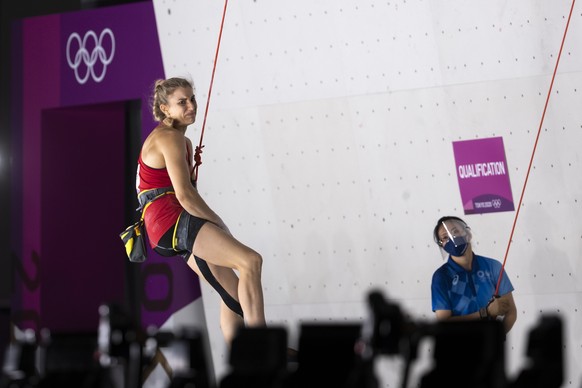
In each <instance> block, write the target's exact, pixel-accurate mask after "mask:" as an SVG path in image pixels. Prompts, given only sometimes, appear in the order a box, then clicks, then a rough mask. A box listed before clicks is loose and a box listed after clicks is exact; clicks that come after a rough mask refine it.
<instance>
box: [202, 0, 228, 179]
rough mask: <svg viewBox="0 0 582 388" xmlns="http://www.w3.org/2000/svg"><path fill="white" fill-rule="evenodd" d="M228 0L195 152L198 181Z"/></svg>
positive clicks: (225, 5) (225, 4)
mask: <svg viewBox="0 0 582 388" xmlns="http://www.w3.org/2000/svg"><path fill="white" fill-rule="evenodd" d="M227 6H228V0H224V10H223V11H222V21H221V22H220V31H219V32H218V43H217V45H216V53H215V54H214V64H213V66H212V76H211V77H210V87H209V89H208V98H207V99H206V109H205V110H204V119H203V121H202V129H201V130H200V142H199V143H198V145H197V146H196V149H195V152H194V182H195V183H196V182H198V167H199V166H200V165H201V164H202V148H204V145H203V144H202V142H203V139H204V128H206V117H207V116H208V107H209V106H210V96H211V95H212V85H213V84H214V74H215V73H216V63H217V62H218V52H219V51H220V41H221V40H222V30H223V28H224V19H225V18H226V8H227Z"/></svg>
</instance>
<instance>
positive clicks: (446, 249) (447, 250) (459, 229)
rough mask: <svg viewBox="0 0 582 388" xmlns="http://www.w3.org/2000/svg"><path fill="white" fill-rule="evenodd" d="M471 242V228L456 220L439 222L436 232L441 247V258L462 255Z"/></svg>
mask: <svg viewBox="0 0 582 388" xmlns="http://www.w3.org/2000/svg"><path fill="white" fill-rule="evenodd" d="M470 242H471V229H470V228H469V227H468V226H467V225H466V224H465V223H463V222H461V221H458V220H447V221H444V222H441V226H440V228H439V232H438V245H439V247H440V248H441V254H442V256H443V258H446V257H448V255H451V256H457V257H459V256H462V255H463V254H464V253H465V252H466V251H467V248H468V246H469V243H470Z"/></svg>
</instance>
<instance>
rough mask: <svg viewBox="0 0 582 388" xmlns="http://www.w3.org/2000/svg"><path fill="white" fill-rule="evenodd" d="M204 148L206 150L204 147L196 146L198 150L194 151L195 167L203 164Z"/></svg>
mask: <svg viewBox="0 0 582 388" xmlns="http://www.w3.org/2000/svg"><path fill="white" fill-rule="evenodd" d="M202 148H204V146H203V145H199V146H196V150H195V151H194V162H195V165H194V167H198V166H200V165H201V164H202V155H201V154H202Z"/></svg>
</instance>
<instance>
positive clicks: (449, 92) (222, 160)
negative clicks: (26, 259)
mask: <svg viewBox="0 0 582 388" xmlns="http://www.w3.org/2000/svg"><path fill="white" fill-rule="evenodd" d="M571 4H572V3H571V1H570V0H513V1H507V0H487V1H485V0H479V1H471V2H466V1H461V0H446V1H445V0H398V1H373V0H362V1H357V2H356V1H347V0H294V1H282V0H269V1H266V0H257V1H252V0H230V1H229V4H228V12H227V16H226V22H225V27H224V33H223V40H222V46H221V51H220V56H219V61H218V66H217V70H216V79H215V83H214V89H213V94H212V97H211V104H210V109H209V113H208V121H207V124H206V134H205V142H204V144H205V145H206V147H205V148H204V153H203V155H202V156H203V165H202V166H201V167H200V179H199V189H200V192H201V194H202V195H203V197H204V198H205V199H206V200H207V202H208V203H209V204H210V205H211V207H213V208H214V209H215V210H216V211H217V212H218V213H219V214H220V215H221V216H222V217H223V219H224V220H225V221H226V223H227V224H228V225H229V227H230V229H231V231H232V232H233V234H234V235H235V236H237V237H238V238H239V239H240V240H241V241H243V242H244V243H246V244H247V245H249V246H251V247H253V248H254V249H256V250H257V251H259V252H260V253H261V254H262V255H263V258H264V272H263V279H264V280H263V281H264V290H265V301H266V311H267V317H268V320H269V322H270V323H271V324H274V325H284V326H286V327H287V328H288V330H289V332H290V341H291V344H292V345H293V344H294V342H295V341H296V340H297V335H298V327H299V324H300V322H303V321H314V320H316V321H318V322H329V321H361V320H363V319H364V317H365V316H366V310H365V305H364V300H365V297H366V294H367V292H368V291H369V290H370V289H372V288H379V289H381V290H382V291H383V292H384V293H385V294H386V295H387V296H389V297H390V298H392V299H394V300H396V301H397V302H398V303H399V304H400V305H401V307H402V308H403V309H404V310H405V311H407V312H408V313H409V314H410V316H411V318H412V319H415V320H424V321H426V320H432V319H433V314H432V312H431V303H430V281H431V276H432V273H433V271H434V270H435V269H436V268H437V267H438V266H440V265H441V264H442V258H441V255H440V253H439V251H438V249H437V247H436V246H435V245H434V243H433V242H432V235H431V234H432V229H433V227H434V224H435V223H436V220H437V219H438V218H439V217H440V216H443V215H457V216H461V217H462V218H464V219H465V220H466V221H467V222H468V224H469V225H470V226H471V227H472V229H473V231H474V234H475V238H476V246H475V251H476V252H477V253H479V254H482V255H485V256H489V257H495V258H498V259H499V260H500V261H502V260H503V258H504V256H505V251H506V248H507V244H508V240H509V236H510V233H511V227H512V224H513V221H514V218H515V215H516V213H515V212H504V213H493V214H485V215H470V216H464V214H463V207H462V204H461V197H460V193H459V186H458V183H457V178H456V172H455V164H454V156H453V149H452V142H453V141H456V140H466V139H478V138H488V137H497V136H501V137H503V142H504V145H505V151H506V157H507V164H508V168H509V174H510V181H511V186H512V191H513V199H514V202H515V203H516V205H517V203H518V202H519V198H520V195H521V192H522V188H523V186H524V181H525V177H526V172H527V168H528V164H529V161H530V158H531V155H532V151H533V147H534V143H535V139H536V134H537V131H538V126H539V124H540V119H541V116H542V112H543V108H544V103H545V101H546V97H547V93H548V90H549V86H550V81H551V75H552V72H553V69H554V66H555V63H556V59H557V55H558V51H559V48H560V43H561V40H562V36H563V33H564V29H565V26H566V21H567V18H568V14H569V11H570V6H571ZM154 6H155V10H156V19H157V23H158V32H159V35H160V40H161V46H162V54H163V59H164V66H165V71H166V76H168V77H170V76H190V77H191V78H192V79H193V80H194V82H195V85H196V87H197V98H198V102H199V114H198V122H197V123H196V124H195V125H194V126H193V127H192V128H191V129H189V132H188V135H189V136H190V137H191V138H192V140H193V142H194V143H197V142H198V137H199V133H200V127H201V124H202V118H203V115H204V107H205V104H206V100H207V98H208V86H209V82H210V76H211V72H212V64H213V59H214V54H215V49H216V44H217V39H218V31H219V26H220V20H221V16H222V10H223V6H224V2H223V1H219V0H212V1H211V0H195V1H193V0H154ZM581 40H582V6H581V5H579V4H577V5H576V8H575V9H574V12H573V16H572V21H571V25H570V30H569V33H568V38H567V40H566V44H565V46H564V51H563V54H562V59H561V63H560V67H559V71H558V74H557V77H556V80H555V84H554V91H553V93H552V96H551V99H550V104H549V106H548V110H547V113H546V117H545V122H544V125H543V127H542V131H541V136H540V138H539V143H538V147H537V152H536V155H535V159H534V162H533V167H532V169H531V173H530V176H529V181H528V186H527V190H526V191H525V194H524V197H523V205H522V208H521V211H520V215H519V218H518V221H517V224H516V229H515V234H514V238H513V243H512V244H511V249H510V251H509V255H508V258H507V267H506V269H507V271H508V273H509V276H510V278H511V280H512V281H513V284H514V286H515V293H514V296H515V301H516V304H517V307H518V312H519V315H518V320H517V323H516V325H515V326H514V329H513V330H512V331H511V333H510V335H509V337H508V340H507V359H508V363H507V371H508V374H509V375H510V376H514V375H515V373H517V372H518V371H519V370H520V369H521V368H523V367H524V366H525V356H524V355H525V345H526V340H527V335H528V332H529V330H530V329H531V327H532V326H533V325H534V324H535V323H536V322H537V321H538V319H539V317H540V314H542V313H557V314H559V315H560V316H561V317H562V318H563V319H564V322H565V342H564V345H565V346H564V352H565V360H566V361H567V375H566V381H565V384H564V386H565V387H570V386H571V387H579V386H580V385H581V378H582V372H580V370H579V368H578V367H579V365H581V364H582V316H581V315H582V264H581V263H582V260H581V254H582V222H581V221H580V220H581V219H582V179H581V175H580V171H581V170H582V151H580V150H581V146H582V108H581V107H582V46H580V41H581ZM152 81H153V80H152ZM204 303H205V309H206V317H207V320H208V330H209V332H210V336H211V338H210V340H211V344H212V349H213V358H214V362H215V369H216V371H217V374H218V376H219V377H220V376H221V375H222V374H223V373H225V371H226V368H227V365H226V356H227V350H226V347H225V345H224V342H223V339H222V336H221V334H220V331H219V328H218V296H217V294H216V293H215V292H214V291H213V290H211V289H209V288H208V287H204ZM428 348H429V347H428ZM426 352H428V349H427V350H426ZM396 362H397V361H396ZM420 369H422V368H420ZM399 372H400V370H399V369H397V365H396V366H395V365H393V364H390V363H389V362H387V361H386V360H384V361H383V362H382V363H381V365H379V367H378V373H379V374H380V375H381V377H382V381H383V383H382V386H383V387H394V386H397V385H398V384H399V380H398V377H399ZM415 373H416V378H418V376H419V374H420V373H422V371H419V370H417V371H416V372H415Z"/></svg>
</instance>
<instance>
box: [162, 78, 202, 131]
mask: <svg viewBox="0 0 582 388" xmlns="http://www.w3.org/2000/svg"><path fill="white" fill-rule="evenodd" d="M192 84H193V83H192V81H190V80H187V79H185V78H178V77H174V78H168V79H159V80H156V82H155V83H154V94H153V96H152V111H153V114H154V120H156V121H158V122H161V121H164V120H165V119H166V118H167V117H166V115H165V113H164V112H162V108H160V105H162V104H165V105H167V104H168V97H169V96H170V95H171V94H172V93H174V91H175V90H176V89H178V88H190V89H192V90H194V87H193V86H192Z"/></svg>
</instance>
